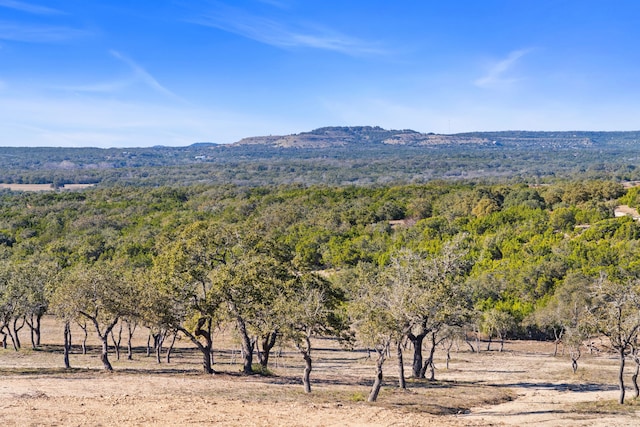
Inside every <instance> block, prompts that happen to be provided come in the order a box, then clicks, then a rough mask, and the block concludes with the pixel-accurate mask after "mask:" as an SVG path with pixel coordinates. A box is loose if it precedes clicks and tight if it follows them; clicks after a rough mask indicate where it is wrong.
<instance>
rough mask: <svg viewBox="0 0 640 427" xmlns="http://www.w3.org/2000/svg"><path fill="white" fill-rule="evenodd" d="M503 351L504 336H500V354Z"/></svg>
mask: <svg viewBox="0 0 640 427" xmlns="http://www.w3.org/2000/svg"><path fill="white" fill-rule="evenodd" d="M502 350H504V335H503V334H500V353H502Z"/></svg>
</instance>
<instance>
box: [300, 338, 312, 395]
mask: <svg viewBox="0 0 640 427" xmlns="http://www.w3.org/2000/svg"><path fill="white" fill-rule="evenodd" d="M305 343H306V347H305V348H304V349H301V350H300V352H301V353H302V357H303V358H304V373H303V374H302V385H304V392H305V393H311V378H310V377H311V369H312V366H311V339H310V338H309V336H305Z"/></svg>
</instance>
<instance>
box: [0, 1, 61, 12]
mask: <svg viewBox="0 0 640 427" xmlns="http://www.w3.org/2000/svg"><path fill="white" fill-rule="evenodd" d="M0 7H6V8H8V9H15V10H19V11H21V12H27V13H33V14H36V15H61V14H63V13H64V12H62V11H60V10H57V9H52V8H50V7H46V6H40V5H36V4H31V3H25V2H21V1H15V0H0Z"/></svg>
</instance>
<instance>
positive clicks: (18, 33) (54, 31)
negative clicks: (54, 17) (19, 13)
mask: <svg viewBox="0 0 640 427" xmlns="http://www.w3.org/2000/svg"><path fill="white" fill-rule="evenodd" d="M87 34H88V32H87V31H84V30H76V29H73V28H66V27H53V26H30V25H25V24H20V25H18V24H14V23H11V22H2V21H0V40H7V41H17V42H26V43H58V42H62V41H66V40H69V39H74V38H78V37H83V36H86V35H87Z"/></svg>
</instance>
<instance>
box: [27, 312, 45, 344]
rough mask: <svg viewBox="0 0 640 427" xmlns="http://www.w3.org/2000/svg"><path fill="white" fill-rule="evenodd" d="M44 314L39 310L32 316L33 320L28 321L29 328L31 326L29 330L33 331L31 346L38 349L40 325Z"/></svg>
mask: <svg viewBox="0 0 640 427" xmlns="http://www.w3.org/2000/svg"><path fill="white" fill-rule="evenodd" d="M43 314H44V311H43V310H38V311H37V312H36V313H32V314H31V316H30V317H31V319H27V320H26V322H27V326H29V330H30V331H31V346H32V347H33V348H34V349H36V348H38V347H40V324H41V323H42V322H41V319H42V316H43Z"/></svg>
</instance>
